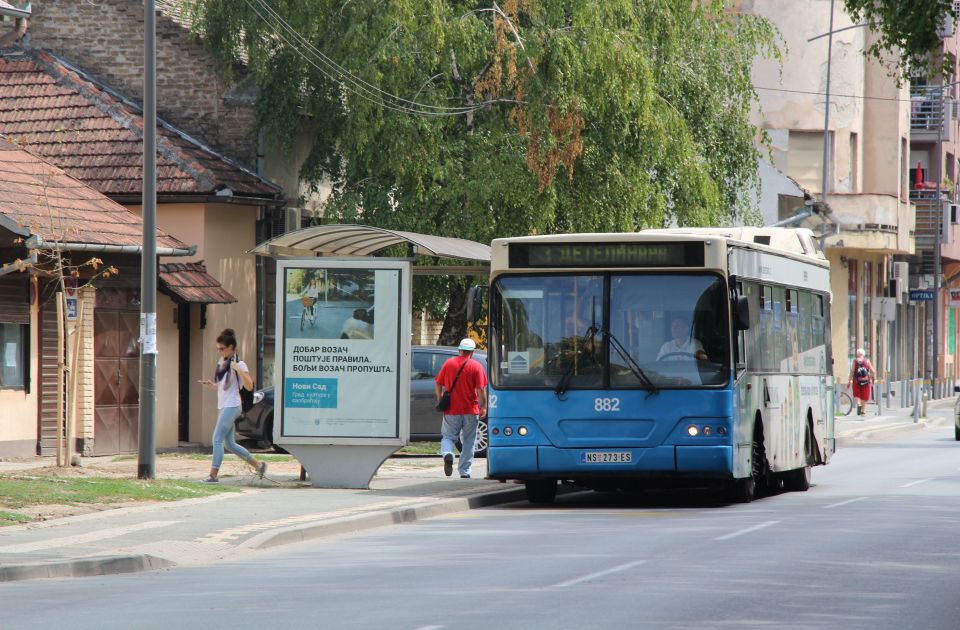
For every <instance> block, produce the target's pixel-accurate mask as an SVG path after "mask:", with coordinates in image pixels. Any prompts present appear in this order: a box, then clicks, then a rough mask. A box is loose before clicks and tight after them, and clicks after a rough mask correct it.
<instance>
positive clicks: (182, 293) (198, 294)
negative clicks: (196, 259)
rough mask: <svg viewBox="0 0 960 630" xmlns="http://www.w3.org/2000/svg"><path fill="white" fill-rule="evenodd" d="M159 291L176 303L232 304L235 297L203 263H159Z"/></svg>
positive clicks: (235, 299)
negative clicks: (208, 271)
mask: <svg viewBox="0 0 960 630" xmlns="http://www.w3.org/2000/svg"><path fill="white" fill-rule="evenodd" d="M157 271H158V273H157V278H158V280H159V286H158V288H159V289H160V291H161V292H163V293H165V294H167V295H169V296H170V297H171V298H173V301H174V302H177V303H189V304H233V303H234V302H236V301H237V298H235V297H233V295H231V294H230V292H229V291H227V290H226V289H224V288H223V286H221V284H220V283H219V282H217V279H216V278H214V277H213V276H211V275H210V274H209V273H207V268H206V267H205V266H204V265H203V263H161V264H160V265H159V267H158V269H157Z"/></svg>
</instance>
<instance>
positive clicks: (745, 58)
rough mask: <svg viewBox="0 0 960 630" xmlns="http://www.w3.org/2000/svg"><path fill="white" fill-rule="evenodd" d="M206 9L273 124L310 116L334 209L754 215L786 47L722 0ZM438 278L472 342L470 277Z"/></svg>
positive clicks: (398, 219) (282, 4)
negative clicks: (761, 67)
mask: <svg viewBox="0 0 960 630" xmlns="http://www.w3.org/2000/svg"><path fill="white" fill-rule="evenodd" d="M193 3H194V4H193V6H192V10H193V15H194V19H195V25H196V29H197V31H198V32H200V33H202V36H203V39H204V41H205V42H206V44H207V45H208V46H209V47H210V49H211V50H213V51H214V52H215V53H216V54H217V55H218V57H219V58H220V59H222V60H223V61H224V62H225V63H224V67H225V68H229V67H231V65H232V64H233V63H234V62H235V61H236V60H237V59H239V58H241V57H242V58H243V59H244V60H245V63H246V64H247V67H248V69H249V73H250V77H251V79H252V80H253V81H255V82H256V84H257V86H258V88H259V97H258V101H257V104H256V112H257V116H258V120H259V123H260V125H261V126H262V128H263V129H264V130H265V131H266V133H267V134H268V136H269V137H270V138H272V139H274V140H276V141H279V142H282V143H286V144H287V146H289V145H290V143H291V141H292V139H293V138H294V137H295V136H296V134H298V133H302V130H303V129H304V126H303V125H302V121H303V120H304V119H308V120H309V121H310V127H311V129H312V130H313V133H314V134H315V135H314V137H313V147H312V151H311V153H310V155H309V158H308V159H307V160H306V162H305V163H304V165H303V167H302V171H301V176H302V178H303V179H304V180H306V181H310V182H319V181H320V180H321V178H325V181H326V182H328V183H329V184H331V185H332V190H333V192H332V195H331V196H330V198H329V200H328V201H327V203H326V206H325V209H324V220H326V221H331V222H361V223H367V224H372V225H377V226H380V227H384V228H389V229H403V230H410V231H416V232H426V233H432V234H439V235H448V236H457V237H462V238H466V239H471V240H476V241H480V242H489V241H490V240H491V239H493V238H495V237H501V236H515V235H526V234H537V233H540V234H543V233H556V232H604V231H634V230H637V229H642V228H646V227H663V226H669V225H671V224H673V223H676V224H678V225H723V224H729V223H731V222H733V221H734V220H746V221H748V222H749V221H752V220H755V217H753V216H751V215H750V212H751V211H750V207H751V201H752V199H751V195H752V194H753V193H751V192H750V191H752V190H755V189H756V188H755V186H756V183H757V177H758V176H757V169H756V163H757V158H758V156H759V153H758V149H757V148H756V141H757V139H758V137H759V136H760V133H761V132H760V131H759V130H758V129H757V128H756V127H755V126H754V125H752V124H751V123H750V110H751V107H753V106H754V104H755V103H756V100H757V99H756V94H755V92H754V89H753V86H752V84H751V79H750V70H751V67H752V64H753V62H754V59H755V58H756V57H757V56H758V55H766V56H773V57H779V50H778V48H777V46H776V32H775V30H774V28H773V27H772V26H771V25H770V24H769V23H768V22H767V21H765V20H764V19H763V18H760V17H757V16H751V15H743V14H734V13H730V12H728V11H727V10H726V8H727V7H726V3H725V2H723V1H721V0H710V1H704V2H690V0H604V1H603V2H570V1H569V0H502V2H501V3H498V2H495V1H493V2H490V1H488V2H483V1H479V0H473V1H470V0H387V1H382V2H372V1H369V0H353V1H349V0H348V1H344V0H193ZM425 284H426V285H429V286H433V287H434V288H435V289H440V290H439V291H422V290H421V291H416V296H417V301H418V304H417V305H418V306H424V305H426V306H427V307H429V309H430V310H431V311H432V312H435V313H436V312H443V310H444V309H445V310H446V312H447V322H446V325H445V327H444V333H442V335H441V337H442V339H443V340H444V341H449V340H453V339H456V338H457V337H458V336H459V335H462V334H463V331H464V324H463V322H462V319H463V311H462V309H463V296H464V292H465V289H466V286H467V285H466V284H465V283H464V280H463V279H456V278H452V279H451V278H442V279H433V280H431V281H427V282H426V283H425ZM423 286H424V285H420V286H418V288H423Z"/></svg>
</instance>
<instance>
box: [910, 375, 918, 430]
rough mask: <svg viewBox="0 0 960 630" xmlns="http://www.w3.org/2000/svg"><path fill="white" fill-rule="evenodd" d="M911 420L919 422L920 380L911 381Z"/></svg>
mask: <svg viewBox="0 0 960 630" xmlns="http://www.w3.org/2000/svg"><path fill="white" fill-rule="evenodd" d="M911 393H912V396H913V422H914V423H915V424H916V423H917V422H920V381H913V389H912V392H911Z"/></svg>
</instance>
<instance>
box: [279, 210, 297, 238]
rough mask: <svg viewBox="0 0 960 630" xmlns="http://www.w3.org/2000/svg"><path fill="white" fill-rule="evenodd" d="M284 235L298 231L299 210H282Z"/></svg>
mask: <svg viewBox="0 0 960 630" xmlns="http://www.w3.org/2000/svg"><path fill="white" fill-rule="evenodd" d="M283 227H284V229H283V231H284V233H286V232H293V231H294V230H299V229H300V228H301V225H300V208H284V225H283Z"/></svg>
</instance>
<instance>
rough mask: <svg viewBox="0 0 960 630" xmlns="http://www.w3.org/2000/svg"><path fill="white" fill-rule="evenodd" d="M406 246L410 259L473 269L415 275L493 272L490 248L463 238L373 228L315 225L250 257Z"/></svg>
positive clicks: (422, 269) (416, 270)
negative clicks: (435, 260)
mask: <svg viewBox="0 0 960 630" xmlns="http://www.w3.org/2000/svg"><path fill="white" fill-rule="evenodd" d="M398 245H399V246H404V247H406V250H407V256H408V257H409V258H411V259H412V258H414V257H415V256H433V257H436V258H448V259H452V260H462V261H465V262H471V263H474V264H473V265H414V267H413V274H414V275H421V276H423V275H486V274H487V273H489V271H490V246H489V245H484V244H483V243H477V242H475V241H468V240H466V239H462V238H451V237H449V236H434V235H432V234H418V233H416V232H402V231H399V230H387V229H384V228H379V227H374V226H372V225H347V224H331V225H315V226H312V227H307V228H303V229H300V230H295V231H293V232H287V233H286V234H282V235H280V236H277V237H274V238H272V239H270V240H268V241H264V242H263V243H261V244H259V245H257V246H256V247H254V248H253V249H252V250H250V253H253V254H257V255H258V256H270V257H273V258H290V257H296V258H312V257H315V256H336V257H355V256H374V255H375V254H377V253H379V252H382V251H383V250H385V249H387V248H390V247H394V246H398Z"/></svg>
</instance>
